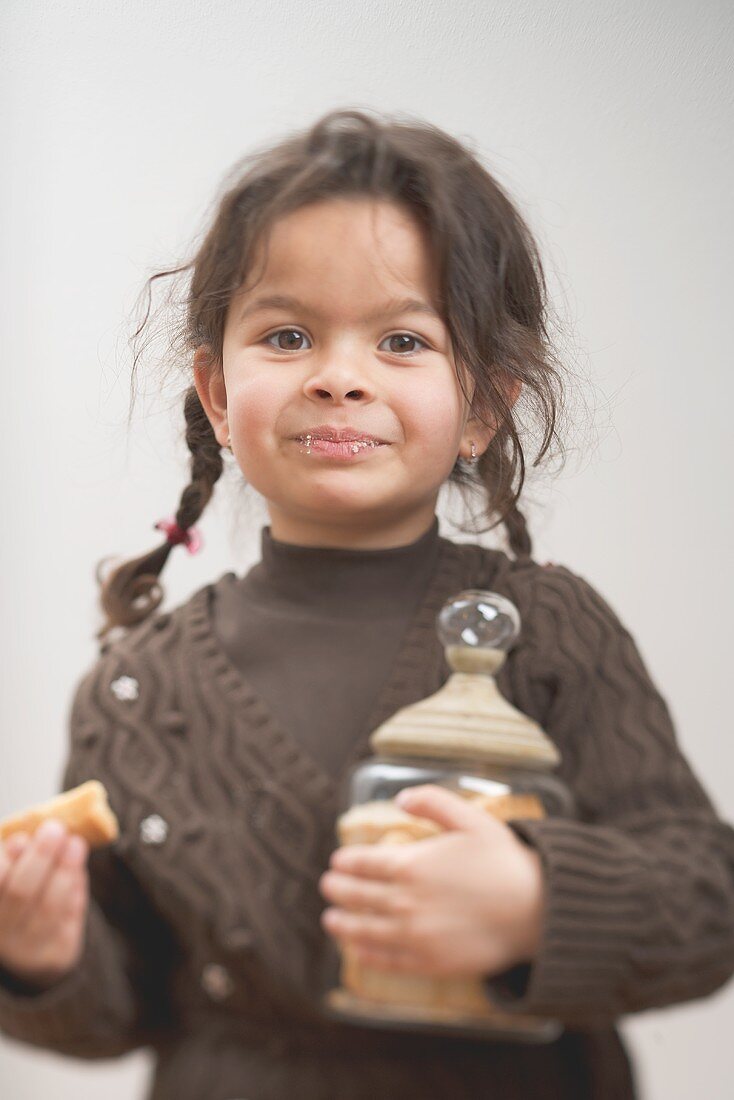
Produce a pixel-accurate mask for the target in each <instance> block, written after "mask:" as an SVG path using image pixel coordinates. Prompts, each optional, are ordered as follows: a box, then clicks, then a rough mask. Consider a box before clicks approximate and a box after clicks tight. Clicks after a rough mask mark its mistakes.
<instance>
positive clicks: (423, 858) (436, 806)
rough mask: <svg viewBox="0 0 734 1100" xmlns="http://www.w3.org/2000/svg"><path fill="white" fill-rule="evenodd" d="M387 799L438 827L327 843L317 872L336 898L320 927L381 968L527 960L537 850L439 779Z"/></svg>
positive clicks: (533, 926)
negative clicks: (416, 835) (385, 840)
mask: <svg viewBox="0 0 734 1100" xmlns="http://www.w3.org/2000/svg"><path fill="white" fill-rule="evenodd" d="M396 802H397V803H398V805H399V806H400V807H401V808H402V809H404V810H406V811H408V812H409V813H414V814H416V815H418V816H420V817H427V818H430V819H431V820H432V821H436V822H437V823H438V824H440V825H442V826H443V827H444V829H447V830H448V832H446V833H444V834H442V835H441V836H436V837H429V838H427V839H425V840H418V841H415V842H413V843H407V844H351V845H346V846H344V847H341V848H337V850H336V851H335V852H334V853H333V854H332V856H331V860H330V864H331V869H330V870H329V871H327V872H325V873H324V874H323V875H322V876H321V879H320V880H319V887H320V889H321V892H322V893H323V894H324V896H325V897H327V898H328V899H329V900H331V901H333V902H335V903H336V906H337V907H335V908H330V909H325V910H324V912H323V913H322V923H323V925H324V927H325V928H326V930H327V931H328V932H329V933H330V934H331V935H333V936H334V937H335V938H336V939H337V940H340V941H342V942H343V943H344V944H345V945H349V947H350V948H351V949H353V951H354V952H355V954H356V955H357V956H358V958H359V960H360V961H361V962H363V963H366V964H368V965H370V966H375V967H378V968H381V969H386V970H393V971H398V970H399V971H405V972H409V973H415V974H423V975H426V976H428V975H432V976H458V975H472V976H486V977H492V976H494V975H495V974H499V973H501V972H502V971H504V970H506V969H508V968H509V967H511V966H514V965H515V964H517V963H519V962H525V961H530V960H531V959H532V958H533V957H534V955H535V953H536V951H537V948H538V944H539V941H540V934H541V927H542V915H543V907H544V896H545V895H544V878H543V872H542V867H541V862H540V856H539V855H538V853H537V852H536V851H535V850H534V849H532V848H530V847H528V845H526V844H525V843H523V841H522V840H520V838H519V837H518V836H517V835H516V834H515V833H514V832H513V831H512V829H510V827H509V826H508V825H506V824H505V822H503V821H500V820H499V819H498V818H495V817H492V816H491V815H490V814H488V813H487V812H486V811H485V810H482V809H480V808H479V807H478V806H473V805H472V804H471V803H470V802H468V801H467V800H466V799H464V798H462V797H461V795H458V794H454V793H453V792H452V791H449V790H448V789H446V788H445V787H440V786H436V785H434V784H425V785H423V786H420V787H412V788H410V789H409V790H405V791H401V792H400V794H399V795H398V796H397V798H396Z"/></svg>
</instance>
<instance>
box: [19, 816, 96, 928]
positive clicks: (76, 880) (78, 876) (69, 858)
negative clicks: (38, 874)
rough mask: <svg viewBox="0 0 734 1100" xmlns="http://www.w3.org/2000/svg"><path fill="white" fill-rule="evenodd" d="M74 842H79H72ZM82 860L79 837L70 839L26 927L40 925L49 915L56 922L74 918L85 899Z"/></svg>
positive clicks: (83, 848)
mask: <svg viewBox="0 0 734 1100" xmlns="http://www.w3.org/2000/svg"><path fill="white" fill-rule="evenodd" d="M76 841H79V842H80V843H79V844H77V843H72V842H76ZM85 858H86V853H85V842H84V841H83V840H82V838H81V837H76V836H75V837H70V838H69V840H68V842H67V845H66V847H65V848H64V850H63V852H62V854H61V856H60V857H59V861H58V863H57V864H56V866H55V867H54V869H53V871H52V873H51V876H50V878H49V880H48V883H47V885H46V888H45V890H44V891H43V894H42V897H41V904H39V905H37V906H36V907H35V908H34V909H33V912H32V913H31V915H30V920H29V925H30V924H32V923H33V922H34V921H37V922H38V923H39V924H43V923H45V921H47V920H48V918H49V915H51V916H52V917H53V918H55V919H56V920H58V919H59V918H63V917H66V916H78V914H79V912H80V909H81V908H82V904H83V902H84V901H85V900H86V881H85V877H84V871H83V864H84V860H85Z"/></svg>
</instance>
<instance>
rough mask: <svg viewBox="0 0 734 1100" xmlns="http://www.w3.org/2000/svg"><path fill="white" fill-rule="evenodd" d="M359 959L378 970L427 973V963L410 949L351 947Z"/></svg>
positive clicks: (360, 961)
mask: <svg viewBox="0 0 734 1100" xmlns="http://www.w3.org/2000/svg"><path fill="white" fill-rule="evenodd" d="M350 950H351V951H352V952H353V953H354V955H355V956H356V958H357V961H358V962H359V963H361V964H363V965H364V966H374V967H375V968H376V969H377V970H390V971H393V972H395V971H400V972H403V973H408V974H425V963H422V962H421V960H420V959H419V958H418V957H417V956H416V955H413V954H412V953H411V952H410V951H400V950H398V949H397V948H395V949H394V950H389V949H388V948H385V947H382V948H381V947H350Z"/></svg>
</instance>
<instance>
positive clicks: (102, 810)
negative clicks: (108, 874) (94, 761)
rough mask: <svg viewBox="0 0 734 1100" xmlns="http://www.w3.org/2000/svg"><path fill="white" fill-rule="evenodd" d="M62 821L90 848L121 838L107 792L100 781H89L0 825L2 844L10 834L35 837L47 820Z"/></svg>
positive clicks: (12, 816) (15, 815) (14, 815)
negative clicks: (33, 835) (51, 818)
mask: <svg viewBox="0 0 734 1100" xmlns="http://www.w3.org/2000/svg"><path fill="white" fill-rule="evenodd" d="M50 817H53V818H56V819H57V820H58V821H63V823H64V825H66V828H67V829H68V831H69V832H70V833H76V834H77V836H81V837H84V839H85V840H86V841H87V843H88V844H89V847H90V848H102V847H104V845H106V844H111V843H112V841H113V840H116V839H117V837H118V836H119V834H120V828H119V825H118V821H117V818H116V817H115V814H114V813H113V811H112V809H111V808H110V805H109V802H108V801H107V791H106V790H105V787H104V784H103V783H100V781H99V780H98V779H89V780H88V781H87V782H86V783H82V784H81V785H80V786H78V787H72V789H71V790H69V791H64V792H63V793H62V794H58V795H56V796H55V797H54V798H51V799H49V801H48V802H39V803H38V805H36V806H31V807H30V808H29V809H27V810H22V811H21V812H20V813H17V814H12V815H11V816H10V817H6V818H5V819H4V820H3V821H0V840H5V838H6V837H8V836H10V835H11V833H27V834H28V835H29V836H30V835H32V834H33V833H35V831H36V829H37V828H38V826H39V825H40V824H41V822H42V821H45V820H46V819H47V818H50Z"/></svg>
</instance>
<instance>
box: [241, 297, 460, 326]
mask: <svg viewBox="0 0 734 1100" xmlns="http://www.w3.org/2000/svg"><path fill="white" fill-rule="evenodd" d="M266 309H299V310H301V311H302V312H303V313H310V314H311V315H312V316H313V317H318V318H322V317H323V314H322V313H321V311H320V310H318V309H314V308H313V307H312V306H309V305H308V304H307V303H306V302H301V301H300V300H299V299H298V298H293V297H291V295H289V294H268V295H265V296H263V297H260V298H255V299H254V301H252V302H249V303H248V304H247V305H246V306H245V308H244V309H243V310H242V312H241V313H240V321H244V319H245V317H249V316H250V314H252V313H258V312H259V311H260V310H266ZM399 313H425V314H427V315H428V316H429V317H435V318H436V320H438V321H441V320H442V318H441V315H440V314H439V313H437V312H436V310H435V309H434V308H433V306H430V305H429V304H428V302H423V301H421V299H420V298H391V299H390V300H389V301H388V302H385V304H384V306H382V307H381V308H380V309H376V310H375V311H374V312H373V313H370V314H368V315H367V316H366V317H365V318H364V320H365V321H377V320H379V318H380V317H395V316H397V315H398V314H399Z"/></svg>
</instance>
